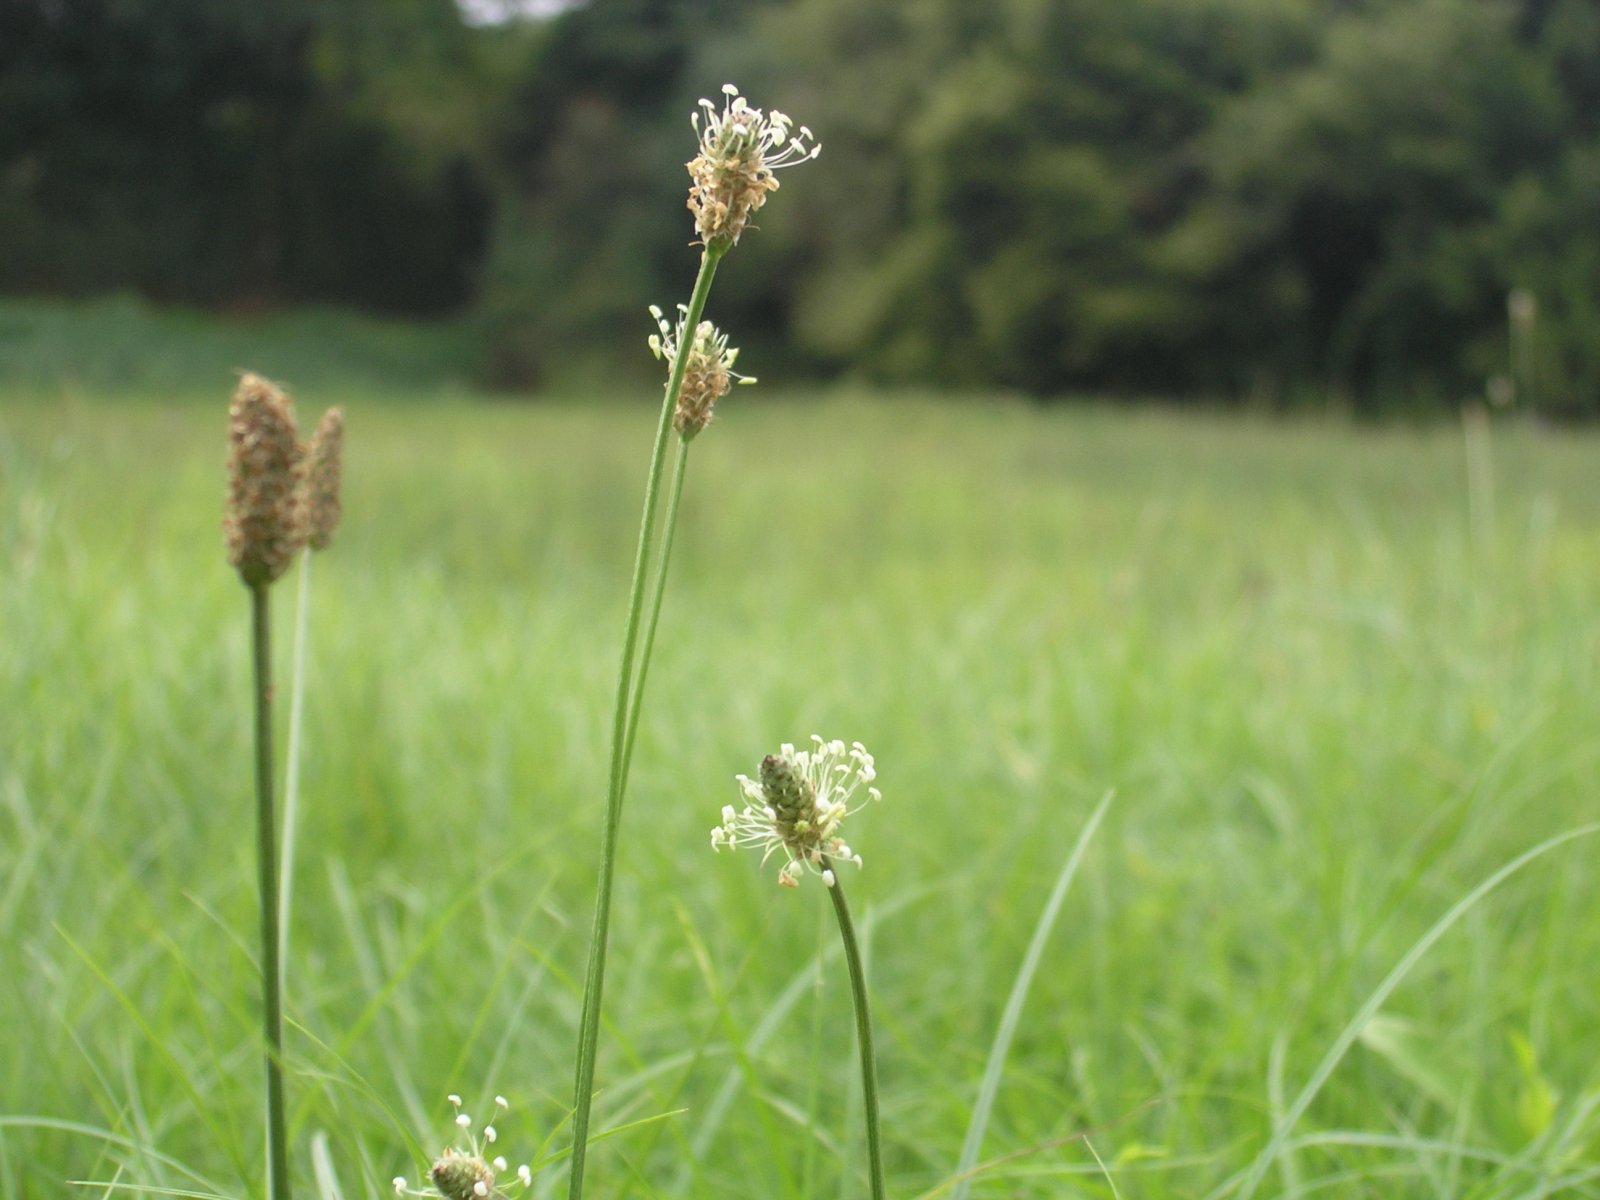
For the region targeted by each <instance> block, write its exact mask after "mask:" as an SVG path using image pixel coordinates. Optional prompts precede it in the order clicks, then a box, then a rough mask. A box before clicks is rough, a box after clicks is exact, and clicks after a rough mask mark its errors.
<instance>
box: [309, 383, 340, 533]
mask: <svg viewBox="0 0 1600 1200" xmlns="http://www.w3.org/2000/svg"><path fill="white" fill-rule="evenodd" d="M343 456H344V409H342V408H340V407H338V406H337V405H335V406H334V407H333V408H330V409H329V410H328V411H327V412H325V413H323V414H322V420H320V421H318V422H317V431H316V432H315V433H313V434H312V435H311V444H310V445H309V446H307V447H306V472H305V481H304V491H303V494H302V497H301V520H302V521H303V522H304V527H305V534H306V542H307V544H309V545H310V547H311V548H312V549H313V550H326V549H327V548H328V546H329V545H330V544H331V543H332V542H333V531H334V530H335V529H336V528H338V525H339V517H340V515H341V514H342V512H343V511H344V510H343V509H342V507H341V506H340V503H339V479H340V475H341V468H342V459H343Z"/></svg>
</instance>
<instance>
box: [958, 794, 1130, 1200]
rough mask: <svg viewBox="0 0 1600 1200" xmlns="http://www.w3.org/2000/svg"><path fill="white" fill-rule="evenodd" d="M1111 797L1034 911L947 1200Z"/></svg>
mask: <svg viewBox="0 0 1600 1200" xmlns="http://www.w3.org/2000/svg"><path fill="white" fill-rule="evenodd" d="M1115 795H1116V793H1115V792H1107V793H1106V794H1105V795H1104V796H1103V797H1102V798H1101V800H1100V803H1099V804H1098V805H1096V806H1095V810H1094V812H1092V813H1090V814H1089V821H1088V824H1086V825H1085V826H1084V827H1083V832H1082V833H1080V834H1079V835H1078V840H1077V842H1076V843H1075V844H1074V845H1073V847H1072V853H1070V854H1069V855H1067V861H1066V863H1065V864H1064V865H1063V866H1062V868H1061V874H1060V875H1058V876H1057V877H1056V885H1055V887H1054V888H1053V889H1052V890H1051V892H1050V898H1049V899H1048V900H1046V901H1045V905H1044V911H1042V912H1041V913H1040V914H1039V921H1038V923H1037V924H1036V925H1035V926H1034V929H1033V939H1032V940H1031V941H1030V942H1029V943H1028V952H1027V953H1026V954H1025V955H1023V957H1022V965H1021V966H1019V967H1018V968H1017V977H1016V979H1014V980H1013V981H1012V983H1011V994H1010V995H1009V996H1008V997H1006V1007H1005V1011H1004V1012H1002V1013H1001V1015H1000V1025H999V1028H997V1029H996V1030H995V1033H994V1041H993V1042H992V1043H991V1044H990V1046H989V1061H988V1062H987V1063H986V1064H985V1066H984V1068H983V1082H982V1083H980V1084H979V1085H978V1098H977V1101H976V1102H975V1103H974V1104H973V1106H972V1120H971V1121H970V1122H969V1123H968V1125H967V1137H966V1140H965V1141H964V1142H962V1143H961V1158H960V1159H959V1160H958V1161H957V1163H956V1172H955V1173H956V1175H957V1176H958V1177H959V1176H965V1177H964V1178H961V1180H960V1182H959V1183H957V1184H956V1187H955V1190H954V1191H953V1192H951V1194H950V1195H951V1200H966V1196H967V1193H968V1191H970V1190H971V1188H972V1176H971V1175H968V1174H966V1173H967V1172H970V1171H971V1170H972V1168H973V1167H974V1166H976V1165H977V1162H978V1152H979V1151H980V1150H981V1149H982V1148H983V1135H984V1133H985V1132H986V1131H987V1129H988V1128H989V1114H990V1113H991V1112H993V1111H994V1098H995V1095H996V1094H997V1093H998V1092H999V1091H1000V1076H1001V1074H1002V1073H1003V1072H1004V1070H1005V1065H1006V1055H1007V1054H1008V1053H1010V1051H1011V1042H1012V1039H1013V1038H1015V1037H1016V1034H1017V1025H1018V1024H1019V1023H1020V1022H1021V1020H1022V1006H1023V1004H1024V1003H1026V1002H1027V999H1028V989H1029V988H1030V987H1032V986H1033V977H1034V975H1035V974H1037V972H1038V970H1039V963H1040V961H1041V960H1042V959H1043V958H1044V948H1045V944H1046V943H1047V942H1048V941H1049V940H1050V934H1051V932H1052V931H1054V929H1055V927H1056V918H1057V917H1059V916H1060V915H1061V905H1062V903H1063V902H1064V901H1065V900H1066V898H1067V889H1068V888H1070V887H1071V886H1072V880H1073V878H1074V877H1075V876H1076V875H1077V873H1078V864H1079V863H1081V862H1082V861H1083V855H1084V852H1085V851H1086V850H1087V849H1088V848H1089V842H1090V841H1091V840H1092V839H1093V838H1094V834H1095V830H1096V829H1098V828H1099V827H1100V819H1101V818H1102V817H1104V816H1105V815H1106V809H1108V808H1109V807H1111V800H1112V797H1114V796H1115Z"/></svg>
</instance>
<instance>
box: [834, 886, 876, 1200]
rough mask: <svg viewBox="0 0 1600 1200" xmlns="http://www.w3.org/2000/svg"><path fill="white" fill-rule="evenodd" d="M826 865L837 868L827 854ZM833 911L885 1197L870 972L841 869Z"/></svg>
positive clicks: (870, 1145)
mask: <svg viewBox="0 0 1600 1200" xmlns="http://www.w3.org/2000/svg"><path fill="white" fill-rule="evenodd" d="M821 865H822V869H823V870H825V871H832V870H833V863H832V862H831V861H830V860H829V858H828V857H827V856H826V855H824V856H823V858H822V864H821ZM828 895H829V896H830V897H831V898H832V899H833V912H834V915H835V916H837V917H838V918H839V937H840V938H841V939H842V940H843V942H844V960H845V963H846V964H847V965H848V966H849V968H850V996H851V999H852V1000H854V1002H855V1009H856V1042H857V1044H858V1045H859V1047H860V1049H861V1108H862V1112H863V1114H864V1116H865V1118H866V1122H867V1166H868V1169H869V1171H870V1172H871V1179H872V1200H884V1190H883V1141H882V1135H881V1134H880V1132H879V1129H878V1059H877V1055H876V1053H875V1052H874V1051H873V1048H872V1013H871V1012H870V1011H869V1009H868V1007H867V973H866V970H865V969H864V968H863V967H862V965H861V947H860V946H859V945H857V943H856V927H855V923H854V922H853V921H852V920H851V919H850V905H849V904H848V903H847V902H846V901H845V898H844V884H843V882H842V881H841V880H840V879H839V876H838V872H837V871H834V873H833V886H832V887H830V888H829V889H828Z"/></svg>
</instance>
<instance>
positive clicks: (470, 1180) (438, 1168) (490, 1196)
mask: <svg viewBox="0 0 1600 1200" xmlns="http://www.w3.org/2000/svg"><path fill="white" fill-rule="evenodd" d="M449 1100H450V1104H451V1106H452V1107H454V1108H455V1110H456V1116H455V1124H456V1128H457V1129H459V1130H461V1131H462V1133H464V1134H465V1135H466V1137H467V1148H466V1149H465V1150H463V1149H461V1148H460V1147H458V1146H446V1147H445V1149H444V1153H442V1154H440V1155H439V1157H438V1158H437V1159H435V1160H434V1163H433V1166H432V1167H430V1168H429V1169H428V1178H429V1179H430V1180H431V1181H432V1185H431V1186H429V1187H424V1188H413V1187H411V1185H410V1184H409V1183H408V1182H407V1181H406V1177H405V1176H404V1175H396V1176H395V1177H394V1194H395V1195H397V1196H434V1197H440V1198H442V1200H510V1198H511V1197H512V1196H515V1195H517V1194H518V1193H520V1192H523V1191H525V1190H526V1189H528V1188H530V1187H532V1186H533V1169H532V1168H531V1167H529V1166H528V1164H527V1163H523V1164H522V1165H521V1166H520V1167H518V1168H517V1169H516V1172H515V1174H514V1175H513V1177H512V1178H511V1179H510V1180H509V1181H507V1182H506V1183H504V1184H503V1185H502V1184H501V1183H500V1182H499V1177H500V1176H502V1175H505V1174H506V1173H507V1171H509V1170H510V1164H509V1163H507V1162H506V1160H505V1158H504V1157H503V1156H502V1155H498V1154H496V1155H495V1156H494V1157H493V1158H489V1157H487V1156H488V1154H489V1153H490V1150H491V1149H492V1148H493V1146H494V1143H495V1141H496V1140H497V1139H498V1137H499V1134H498V1133H497V1132H496V1131H495V1127H494V1126H493V1125H492V1124H491V1125H485V1126H484V1127H483V1130H482V1132H481V1133H474V1132H473V1130H472V1118H471V1117H469V1116H468V1115H467V1114H466V1113H464V1112H462V1111H461V1097H460V1096H457V1095H454V1094H452V1095H451V1096H450V1097H449ZM494 1106H495V1111H496V1112H504V1111H505V1110H506V1109H507V1108H509V1107H510V1105H509V1104H507V1103H506V1098H505V1097H504V1096H496V1097H495V1098H494Z"/></svg>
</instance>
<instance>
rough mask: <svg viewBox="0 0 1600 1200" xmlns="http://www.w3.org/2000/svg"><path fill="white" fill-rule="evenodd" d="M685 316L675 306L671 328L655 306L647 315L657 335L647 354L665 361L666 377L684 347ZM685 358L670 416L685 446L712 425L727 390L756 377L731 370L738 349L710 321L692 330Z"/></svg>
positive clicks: (682, 308)
mask: <svg viewBox="0 0 1600 1200" xmlns="http://www.w3.org/2000/svg"><path fill="white" fill-rule="evenodd" d="M687 312H688V307H687V306H686V305H683V304H680V305H678V323H677V325H676V326H670V325H668V324H667V318H666V316H665V314H663V313H662V311H661V309H660V308H658V307H656V306H655V305H654V304H652V305H651V306H650V315H651V316H652V317H654V318H655V321H656V328H657V329H658V330H659V331H660V332H658V333H652V334H651V335H650V353H652V354H654V355H655V356H656V357H657V358H660V359H665V360H666V363H667V374H668V376H669V377H670V376H671V374H672V368H673V367H674V366H675V365H676V363H677V361H678V352H679V350H680V349H682V348H683V346H684V336H683V335H684V323H685V321H686V320H687V316H686V314H687ZM688 355H689V358H688V361H687V362H686V363H685V364H684V371H683V386H682V387H681V388H680V389H679V390H678V406H677V408H676V409H675V410H674V411H673V414H672V427H673V428H674V429H676V430H677V431H678V434H679V436H680V437H682V438H683V440H684V441H686V442H687V441H691V440H693V438H694V436H695V435H696V434H697V433H699V432H700V431H701V430H702V429H704V428H705V427H706V426H707V425H709V424H711V420H712V417H713V416H714V415H715V414H714V411H713V410H714V409H715V408H716V404H717V401H718V400H720V399H722V397H724V396H726V395H727V394H728V389H729V388H730V387H732V386H733V385H734V384H735V383H754V382H755V381H756V380H755V376H753V375H741V374H739V373H738V372H737V371H735V370H734V369H733V364H734V363H735V362H737V361H738V359H739V348H738V347H737V346H732V347H730V346H729V345H728V335H727V334H725V333H723V332H722V331H721V330H720V329H718V328H717V327H716V326H715V325H713V324H712V323H711V322H710V321H701V322H700V324H698V325H696V326H695V330H694V337H693V338H691V339H690V340H689V342H688ZM669 382H670V380H669Z"/></svg>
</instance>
